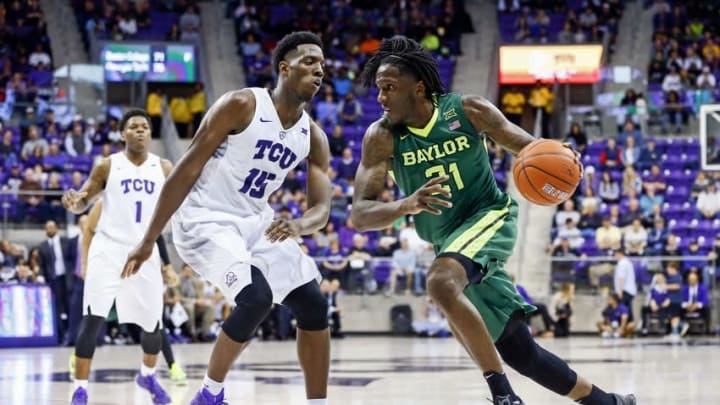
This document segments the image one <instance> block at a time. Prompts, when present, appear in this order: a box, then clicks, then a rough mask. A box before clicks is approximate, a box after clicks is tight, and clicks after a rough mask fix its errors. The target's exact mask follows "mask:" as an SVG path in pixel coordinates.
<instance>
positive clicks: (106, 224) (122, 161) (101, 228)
mask: <svg viewBox="0 0 720 405" xmlns="http://www.w3.org/2000/svg"><path fill="white" fill-rule="evenodd" d="M163 184H165V172H164V171H163V168H162V164H161V163H160V158H159V157H158V156H157V155H153V154H152V153H149V154H148V157H147V159H146V160H145V162H143V164H141V165H140V166H135V164H133V163H132V162H130V161H129V160H128V158H127V157H126V156H125V153H124V152H119V153H114V154H112V155H110V174H109V175H108V179H107V183H106V184H105V191H104V193H103V196H102V201H103V207H102V213H101V214H100V220H99V221H98V225H97V232H98V233H102V234H103V235H105V236H106V237H107V238H109V239H111V240H112V241H114V242H118V243H123V244H128V245H130V246H134V245H136V244H137V243H138V242H140V240H141V239H142V238H143V236H144V235H145V231H146V230H147V227H148V225H149V223H150V217H151V216H152V214H153V212H154V211H155V205H156V204H157V201H158V197H159V196H160V191H161V190H162V187H163Z"/></svg>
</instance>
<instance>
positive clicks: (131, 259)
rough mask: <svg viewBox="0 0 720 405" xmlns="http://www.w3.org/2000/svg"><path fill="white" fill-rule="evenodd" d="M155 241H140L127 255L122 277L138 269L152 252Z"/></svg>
mask: <svg viewBox="0 0 720 405" xmlns="http://www.w3.org/2000/svg"><path fill="white" fill-rule="evenodd" d="M154 247H155V242H153V243H141V244H139V245H138V246H137V247H136V248H135V249H133V251H132V252H130V254H129V255H128V258H127V261H126V262H125V267H123V272H122V276H121V277H122V278H128V277H130V276H132V275H133V274H135V273H137V272H138V271H140V267H141V266H142V264H143V263H144V262H145V260H147V259H148V258H149V257H150V255H151V254H152V251H153V248H154Z"/></svg>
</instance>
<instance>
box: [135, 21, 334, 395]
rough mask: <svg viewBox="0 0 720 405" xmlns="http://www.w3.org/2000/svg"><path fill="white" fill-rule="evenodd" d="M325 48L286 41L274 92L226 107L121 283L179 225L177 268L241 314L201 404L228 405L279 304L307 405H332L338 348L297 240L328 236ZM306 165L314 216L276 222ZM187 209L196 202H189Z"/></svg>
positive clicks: (296, 36) (222, 342) (215, 361)
mask: <svg viewBox="0 0 720 405" xmlns="http://www.w3.org/2000/svg"><path fill="white" fill-rule="evenodd" d="M323 63H324V57H323V51H322V43H321V41H320V39H319V38H318V37H317V36H316V35H314V34H312V33H309V32H296V33H292V34H289V35H287V36H285V37H284V38H283V39H282V40H281V41H280V42H279V43H278V45H277V48H276V49H275V52H274V53H273V68H274V70H275V72H276V73H277V75H278V84H277V87H276V88H275V89H274V90H272V91H268V90H265V89H259V88H248V89H243V90H239V91H231V92H228V93H226V94H225V95H223V96H222V97H221V98H220V99H218V100H217V101H216V102H215V104H214V105H213V106H212V107H211V108H210V110H209V111H208V113H207V115H206V116H205V118H204V119H203V121H202V123H201V124H200V128H199V129H198V131H197V133H196V135H195V139H194V140H193V142H192V144H191V145H190V148H189V149H188V151H187V152H186V154H185V155H184V156H183V157H182V158H181V159H180V161H179V162H178V164H177V167H176V168H175V170H173V172H172V173H171V174H170V176H169V177H168V181H167V184H166V185H165V187H164V188H163V190H162V193H161V195H160V199H159V201H158V205H157V208H156V209H155V213H154V214H153V218H152V220H151V223H150V226H149V228H148V230H147V232H146V233H145V237H144V239H143V240H142V242H141V243H140V245H139V246H138V247H137V248H136V249H135V250H134V251H133V252H132V253H131V254H130V256H129V257H128V261H127V264H126V265H125V270H124V272H123V276H125V277H127V276H130V275H132V274H134V273H135V272H137V271H138V269H139V268H140V265H141V264H142V263H143V262H144V261H145V260H146V259H147V258H148V257H149V256H150V254H151V252H152V249H153V245H154V243H155V239H156V238H157V236H158V235H159V234H160V232H161V230H162V229H163V227H164V226H165V224H166V223H167V221H168V220H169V219H170V217H171V216H172V215H173V213H175V211H177V213H176V214H175V216H174V218H173V236H174V237H173V239H174V240H175V246H176V247H177V250H178V253H179V254H180V257H181V258H182V259H183V260H184V261H185V262H187V263H188V264H189V265H190V266H191V267H192V268H193V269H194V270H195V271H197V272H198V273H200V274H201V275H203V276H204V277H205V278H206V279H208V280H210V281H211V282H212V283H213V284H215V285H216V286H217V287H218V288H220V290H222V292H223V293H224V295H225V297H227V298H228V299H231V300H233V301H235V303H236V304H237V306H236V307H235V309H233V312H232V313H231V314H230V316H229V317H228V318H227V320H226V321H225V322H224V323H223V325H222V332H221V333H220V335H219V337H218V339H217V342H216V343H215V347H214V349H213V352H212V355H211V357H210V363H209V365H208V371H207V374H206V376H205V379H204V383H203V388H202V389H201V390H200V391H199V392H198V393H197V395H196V396H195V398H194V399H193V400H192V404H195V405H206V404H212V405H215V404H222V403H224V390H223V382H224V380H225V377H226V375H227V373H228V371H229V370H230V367H231V366H232V364H233V362H234V361H235V359H236V358H237V357H238V355H239V354H240V352H242V350H243V349H244V348H245V347H247V345H248V343H249V342H250V339H251V338H252V337H253V335H254V334H255V330H256V329H257V327H258V325H259V324H260V323H261V322H262V320H263V319H264V318H265V316H266V315H267V314H268V312H269V311H270V308H271V306H272V304H273V302H276V303H281V304H283V305H286V306H287V307H288V308H289V309H290V311H291V312H292V313H293V315H294V316H295V318H296V320H297V326H298V334H297V344H298V356H299V360H300V366H301V367H302V369H303V372H304V375H305V391H306V397H307V399H308V404H326V403H327V402H326V399H325V398H326V392H327V377H328V368H329V357H330V354H329V352H330V337H329V332H328V322H327V300H326V299H325V297H324V296H323V294H322V293H321V292H320V286H319V284H318V279H319V272H318V269H317V266H316V265H315V263H314V262H313V260H312V259H311V258H310V257H308V256H307V255H305V254H304V253H303V252H302V251H301V250H300V247H299V245H298V244H297V242H296V241H295V238H297V237H299V236H300V235H307V234H311V233H313V232H315V231H317V230H319V229H320V228H322V227H323V226H324V225H325V224H326V223H327V220H328V216H329V211H330V190H331V184H330V179H329V178H328V176H327V170H328V166H329V161H330V152H329V147H328V141H327V136H326V135H325V133H324V132H323V130H322V129H321V128H320V127H319V126H317V125H316V124H315V123H314V122H313V121H312V120H311V119H310V117H309V116H308V115H307V113H305V111H304V110H303V107H304V106H305V103H307V102H309V101H310V100H311V99H312V98H313V96H314V95H315V94H316V93H317V91H318V90H319V89H320V86H321V84H322V78H323ZM305 158H307V193H308V209H307V211H306V212H305V213H304V214H303V216H302V217H300V218H297V219H294V220H289V221H288V220H275V221H273V216H274V212H273V210H272V208H271V207H270V205H269V204H268V197H269V196H270V195H271V194H272V193H273V192H274V191H276V190H277V189H278V188H279V187H280V186H281V184H282V183H283V180H285V176H286V175H287V173H288V172H289V171H290V170H293V169H294V168H295V167H296V166H297V164H298V163H300V162H301V161H302V160H304V159H305ZM186 197H187V198H186Z"/></svg>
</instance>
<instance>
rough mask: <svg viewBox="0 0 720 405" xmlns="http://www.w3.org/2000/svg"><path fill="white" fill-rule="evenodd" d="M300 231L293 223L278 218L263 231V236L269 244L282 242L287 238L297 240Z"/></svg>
mask: <svg viewBox="0 0 720 405" xmlns="http://www.w3.org/2000/svg"><path fill="white" fill-rule="evenodd" d="M299 231H300V230H299V229H298V227H297V223H295V221H288V220H287V219H284V218H280V219H276V220H275V221H273V223H272V224H270V226H269V227H268V229H267V230H266V231H265V236H266V237H267V238H268V240H269V241H270V242H282V241H284V240H285V239H287V238H297V237H298V236H300V232H299Z"/></svg>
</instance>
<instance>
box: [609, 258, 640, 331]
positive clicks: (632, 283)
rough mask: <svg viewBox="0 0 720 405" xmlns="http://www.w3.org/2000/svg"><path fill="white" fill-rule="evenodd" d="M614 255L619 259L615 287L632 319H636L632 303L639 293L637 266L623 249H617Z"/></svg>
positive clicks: (614, 279) (614, 277)
mask: <svg viewBox="0 0 720 405" xmlns="http://www.w3.org/2000/svg"><path fill="white" fill-rule="evenodd" d="M613 256H614V257H615V260H617V264H616V265H615V273H614V275H613V287H614V291H615V294H616V295H617V296H618V298H619V299H620V302H621V303H622V304H624V305H625V306H626V307H628V310H629V318H630V321H633V320H634V317H633V311H632V308H633V307H632V303H633V299H634V298H635V296H636V295H637V283H636V280H635V267H634V266H633V263H632V261H630V259H629V258H628V257H627V256H626V255H625V252H624V251H623V250H622V249H616V250H615V251H614V254H613Z"/></svg>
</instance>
